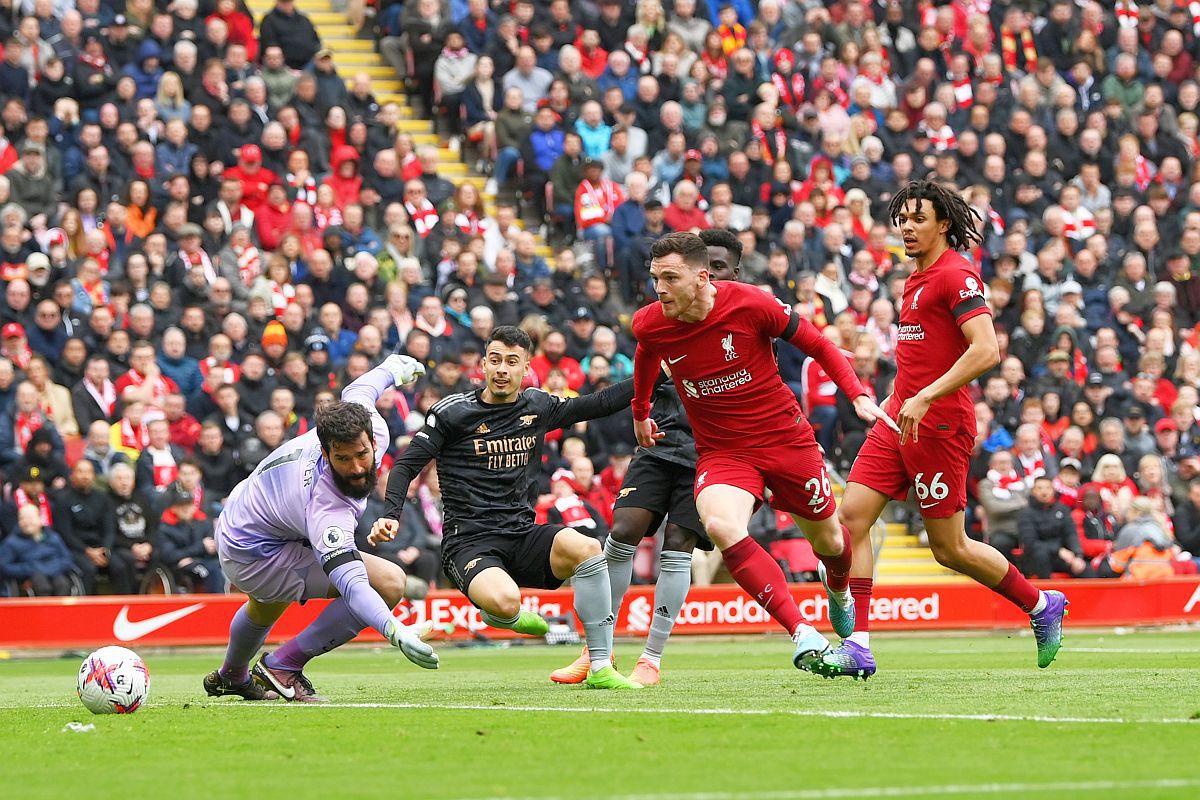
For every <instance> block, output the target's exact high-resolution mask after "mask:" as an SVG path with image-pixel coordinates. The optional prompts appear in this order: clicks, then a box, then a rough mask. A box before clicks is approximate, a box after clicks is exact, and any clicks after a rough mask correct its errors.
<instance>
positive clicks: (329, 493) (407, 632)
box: [204, 356, 438, 703]
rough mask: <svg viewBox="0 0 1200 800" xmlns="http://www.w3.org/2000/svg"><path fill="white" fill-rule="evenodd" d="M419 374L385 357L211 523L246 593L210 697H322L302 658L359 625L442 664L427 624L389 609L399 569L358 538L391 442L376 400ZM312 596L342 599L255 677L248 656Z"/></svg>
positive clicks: (263, 662) (342, 639)
mask: <svg viewBox="0 0 1200 800" xmlns="http://www.w3.org/2000/svg"><path fill="white" fill-rule="evenodd" d="M424 372H425V368H424V367H423V366H421V364H420V363H418V362H417V361H415V360H413V359H411V358H409V357H408V356H388V358H387V359H385V360H384V362H383V363H382V364H380V365H379V366H378V367H376V368H375V369H373V370H371V371H370V372H367V373H366V374H365V375H363V376H361V377H360V378H359V379H358V380H356V381H354V383H352V384H350V385H349V386H347V387H346V388H345V390H344V391H343V392H342V402H339V403H334V404H332V405H331V406H329V407H327V408H324V409H322V410H321V411H320V412H318V413H317V426H316V428H315V429H314V430H311V431H309V432H308V433H306V434H304V435H303V436H299V437H297V438H295V439H292V440H291V441H289V442H286V443H284V444H282V445H280V446H279V447H278V448H277V449H276V450H275V451H274V452H272V453H271V454H270V455H269V456H267V457H266V458H264V459H263V460H262V462H261V463H259V465H258V467H256V468H255V470H254V472H252V473H250V475H249V476H248V477H247V478H246V479H245V480H244V481H242V482H241V483H239V484H238V485H237V486H236V487H234V490H233V493H232V494H230V495H229V500H227V501H226V503H225V508H224V511H222V513H221V516H220V517H219V518H218V519H217V524H216V540H217V554H218V555H219V557H220V559H221V568H222V569H223V570H224V571H225V575H226V577H228V578H229V580H230V582H231V583H232V584H233V585H234V586H236V587H237V588H238V589H240V590H241V591H243V592H245V593H246V594H247V595H249V598H248V599H247V601H246V604H245V605H244V606H242V607H241V608H240V609H239V610H238V612H237V614H236V615H235V616H234V618H233V623H232V625H231V626H230V629H229V648H228V650H227V651H226V654H225V663H224V665H223V666H222V667H221V668H220V669H219V670H216V671H214V672H211V673H209V674H208V675H207V676H205V678H204V690H205V691H206V692H207V693H208V694H210V695H237V696H239V697H243V698H245V699H247V700H274V699H277V698H278V697H282V698H284V699H285V700H295V701H300V702H309V703H312V702H323V701H324V698H323V697H321V696H320V695H318V694H317V693H316V692H315V691H314V690H313V687H312V684H311V683H309V681H308V678H306V677H305V676H304V665H305V664H306V663H308V661H309V660H310V659H312V658H313V657H315V656H319V655H320V654H321V653H327V652H329V651H330V650H333V649H334V648H336V647H340V646H341V645H343V644H345V643H346V642H348V641H350V640H351V639H353V638H354V637H355V636H357V635H358V634H359V632H360V631H362V630H363V629H364V628H366V627H371V628H374V629H375V630H377V631H379V633H380V634H381V635H383V637H384V638H385V639H387V640H388V641H389V642H391V643H392V644H393V645H394V646H396V647H399V648H400V650H401V651H402V652H403V653H404V655H405V656H407V657H408V659H409V660H410V661H412V662H413V663H414V664H417V665H418V666H421V667H425V668H426V669H437V665H438V657H437V654H435V653H434V652H433V649H432V648H431V647H430V646H429V645H427V644H425V643H424V642H423V641H421V639H420V636H422V635H425V634H427V633H428V630H427V629H423V630H417V629H415V628H410V627H407V626H404V625H400V624H399V623H398V622H397V621H396V619H395V617H393V616H392V609H393V608H394V607H395V605H396V603H398V602H400V599H401V598H402V597H403V596H404V583H405V576H404V573H403V572H402V571H401V570H400V568H399V567H398V566H396V565H395V564H394V563H392V562H391V561H387V560H385V559H382V558H379V557H377V556H373V555H369V554H366V553H360V552H359V551H358V548H356V547H355V545H354V530H355V528H357V527H358V520H359V517H361V516H362V513H363V510H364V509H365V508H366V503H367V498H368V497H369V496H370V494H371V492H372V491H373V490H374V488H375V473H376V470H378V468H379V461H380V459H381V458H382V457H383V453H384V451H385V450H387V446H388V440H389V435H388V429H387V424H386V423H385V422H384V421H383V418H382V417H380V416H379V412H378V411H376V410H375V401H376V400H377V399H378V398H379V396H380V395H382V394H383V393H384V392H385V391H387V390H388V389H389V388H391V387H392V386H402V385H404V384H407V383H412V382H413V381H414V380H416V379H417V378H418V377H419V376H420V375H422V374H424ZM316 597H336V598H337V599H336V600H334V601H333V602H332V603H330V604H329V605H328V606H327V607H326V609H325V610H324V611H322V612H321V615H320V616H318V617H317V618H316V620H314V621H313V623H312V624H311V625H309V626H308V627H307V628H305V629H304V630H303V631H301V632H300V633H299V634H297V636H296V637H295V638H294V639H292V640H291V641H289V642H286V643H284V644H283V645H282V646H280V648H279V649H278V650H276V651H275V652H274V653H268V654H267V655H265V656H263V657H262V658H261V659H259V661H258V663H257V664H255V665H254V670H253V673H252V675H251V673H250V672H249V671H248V670H247V667H248V666H249V664H250V659H251V658H253V657H254V654H255V653H257V652H258V650H259V648H261V647H262V645H263V642H265V641H266V639H267V634H268V633H270V631H271V626H272V625H274V624H275V621H276V620H278V619H279V617H280V616H281V615H282V614H283V612H284V611H286V610H287V607H288V606H290V605H291V604H292V603H294V602H297V601H299V602H304V601H306V600H310V599H312V598H316ZM252 676H253V677H252Z"/></svg>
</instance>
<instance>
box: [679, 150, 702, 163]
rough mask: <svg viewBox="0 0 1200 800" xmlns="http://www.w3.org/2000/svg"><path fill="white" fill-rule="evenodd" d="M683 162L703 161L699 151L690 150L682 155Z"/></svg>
mask: <svg viewBox="0 0 1200 800" xmlns="http://www.w3.org/2000/svg"><path fill="white" fill-rule="evenodd" d="M683 160H684V161H693V160H694V161H703V160H704V156H702V155H700V151H699V150H696V149H695V148H692V149H691V150H688V151H687V152H686V153H684V154H683Z"/></svg>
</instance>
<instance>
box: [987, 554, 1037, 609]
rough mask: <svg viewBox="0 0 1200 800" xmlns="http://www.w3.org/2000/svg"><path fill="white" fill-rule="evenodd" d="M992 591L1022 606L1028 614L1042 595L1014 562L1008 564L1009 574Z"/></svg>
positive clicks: (1019, 606)
mask: <svg viewBox="0 0 1200 800" xmlns="http://www.w3.org/2000/svg"><path fill="white" fill-rule="evenodd" d="M992 591H993V592H995V593H996V594H998V595H1000V596H1001V597H1003V598H1004V599H1006V600H1008V601H1009V602H1010V603H1012V604H1013V605H1015V606H1017V607H1018V608H1020V609H1021V610H1022V611H1024V612H1025V613H1026V614H1028V613H1029V612H1030V611H1033V607H1034V606H1036V605H1037V601H1038V598H1039V597H1041V592H1040V591H1038V588H1037V587H1036V586H1034V585H1033V584H1032V583H1030V582H1029V581H1028V580H1026V579H1025V576H1024V575H1022V574H1021V572H1020V570H1018V569H1017V568H1016V567H1015V566H1013V565H1012V564H1009V565H1008V574H1007V575H1005V576H1004V578H1003V579H1002V580H1001V581H1000V583H998V584H997V585H996V586H995V588H993V589H992Z"/></svg>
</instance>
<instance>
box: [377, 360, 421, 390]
mask: <svg viewBox="0 0 1200 800" xmlns="http://www.w3.org/2000/svg"><path fill="white" fill-rule="evenodd" d="M380 366H381V367H383V368H384V369H386V370H387V371H388V372H390V373H392V378H393V379H395V381H396V385H397V386H404V385H406V384H409V383H412V382H413V381H415V380H416V379H417V378H419V377H421V376H422V375H424V374H425V365H424V364H422V363H421V362H420V361H417V360H416V359H415V358H411V357H410V356H398V355H390V356H388V357H387V358H385V359H384V360H383V363H382V364H380Z"/></svg>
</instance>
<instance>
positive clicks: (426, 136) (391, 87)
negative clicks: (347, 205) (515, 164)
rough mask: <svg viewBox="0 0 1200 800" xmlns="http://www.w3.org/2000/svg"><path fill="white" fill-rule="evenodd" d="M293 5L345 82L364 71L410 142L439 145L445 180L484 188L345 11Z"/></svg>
mask: <svg viewBox="0 0 1200 800" xmlns="http://www.w3.org/2000/svg"><path fill="white" fill-rule="evenodd" d="M249 4H250V9H251V11H253V13H254V17H255V19H256V20H257V19H262V16H263V15H264V14H265V13H267V12H268V11H270V10H271V8H273V7H274V0H249ZM296 7H297V8H298V9H300V11H302V12H303V13H305V14H307V15H308V17H309V19H311V20H312V23H313V25H314V26H315V27H316V29H317V33H318V35H320V37H321V42H322V44H323V45H324V46H326V47H328V48H330V49H331V50H333V53H334V56H333V63H334V65H335V66H336V67H337V68H338V74H340V75H341V76H342V78H343V79H345V81H346V83H347V86H349V85H350V84H351V82H352V81H353V79H354V75H355V73H357V72H366V73H367V74H368V75H369V76H370V77H371V91H372V92H373V93H374V95H375V99H376V100H378V101H379V102H380V103H381V104H382V103H398V104H399V105H400V107H401V109H402V111H401V114H400V120H399V122H398V123H397V125H396V127H397V129H398V130H400V131H404V132H406V133H409V134H411V135H412V138H413V143H414V144H416V145H417V146H421V145H437V146H438V173H439V174H441V175H443V176H445V178H446V180H448V181H450V182H451V183H453V184H454V185H455V186H459V185H461V184H463V183H470V184H473V185H474V186H475V188H476V189H478V190H479V191H480V193H482V192H483V189H484V186H486V184H487V178H486V177H485V176H482V175H476V174H473V173H472V169H471V165H470V164H468V163H467V161H466V160H465V157H464V156H463V154H462V153H460V152H458V151H456V150H452V149H450V148H449V147H445V146H443V144H444V143H443V142H442V140H441V138H440V137H439V136H438V135H437V134H436V133H435V128H434V126H433V122H432V121H431V120H429V119H421V118H419V117H418V116H417V114H416V113H415V110H414V109H413V108H412V106H410V105H409V103H408V95H407V93H406V92H405V91H404V86H403V84H402V83H401V81H400V80H399V79H398V78H397V76H396V72H395V70H394V69H392V67H391V66H390V65H388V64H387V63H385V62H384V61H383V59H382V58H381V57H380V56H379V55H378V54H377V53H376V52H375V50H374V43H373V42H372V41H370V40H369V39H364V38H360V37H359V36H358V35H357V32H356V31H354V30H353V29H351V27H350V26H349V25H348V24H346V16H345V14H344V13H342V12H339V11H336V10H335V9H334V7H333V3H332V2H331V0H296ZM484 201H485V204H486V206H487V208H488V211H489V213H492V214H494V213H495V206H496V197H495V195H486V196H485V197H484ZM535 236H536V237H537V248H538V249H537V252H538V254H539V255H541V256H543V257H544V258H546V260H547V262H548V263H550V265H551V268H552V269H553V258H551V257H550V253H551V250H550V248H549V247H548V246H547V245H546V243H545V241H543V240H542V237H541V236H540V235H538V234H537V233H536V231H535Z"/></svg>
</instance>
